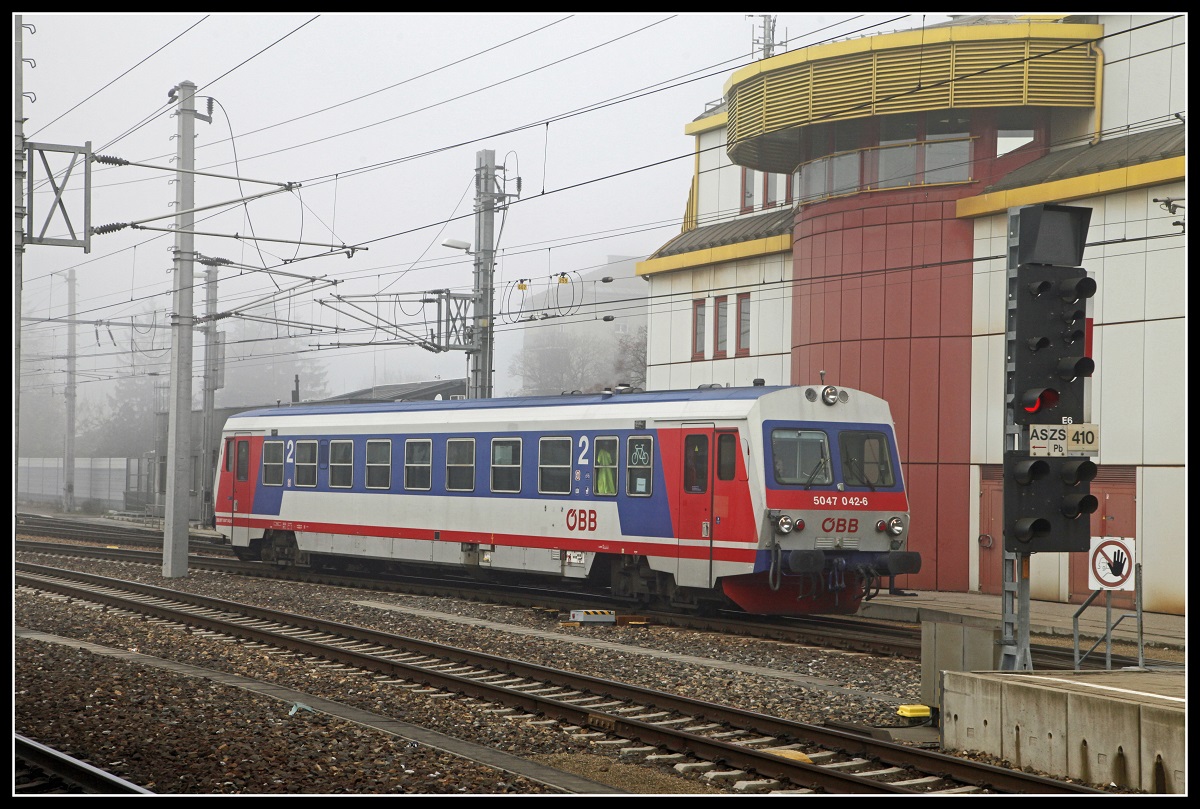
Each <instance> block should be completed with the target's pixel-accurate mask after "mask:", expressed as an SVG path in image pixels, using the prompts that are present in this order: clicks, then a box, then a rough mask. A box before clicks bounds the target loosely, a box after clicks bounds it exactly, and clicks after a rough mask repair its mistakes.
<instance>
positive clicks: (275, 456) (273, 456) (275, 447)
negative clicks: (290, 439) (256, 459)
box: [262, 441, 283, 486]
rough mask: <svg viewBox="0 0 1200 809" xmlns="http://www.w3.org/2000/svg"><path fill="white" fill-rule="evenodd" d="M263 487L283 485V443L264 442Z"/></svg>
mask: <svg viewBox="0 0 1200 809" xmlns="http://www.w3.org/2000/svg"><path fill="white" fill-rule="evenodd" d="M262 480H263V485H264V486H282V485H283V442H282V441H264V442H263V459H262Z"/></svg>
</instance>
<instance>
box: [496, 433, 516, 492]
mask: <svg viewBox="0 0 1200 809" xmlns="http://www.w3.org/2000/svg"><path fill="white" fill-rule="evenodd" d="M492 491H494V492H519V491H521V439H519V438H493V439H492Z"/></svg>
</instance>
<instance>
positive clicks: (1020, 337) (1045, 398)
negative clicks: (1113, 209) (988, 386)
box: [1012, 205, 1096, 425]
mask: <svg viewBox="0 0 1200 809" xmlns="http://www.w3.org/2000/svg"><path fill="white" fill-rule="evenodd" d="M1091 213H1092V212H1091V209H1090V208H1077V207H1070V206H1066V205H1035V206H1031V207H1029V208H1025V209H1022V211H1021V216H1020V231H1019V233H1020V241H1019V244H1018V246H1017V261H1018V265H1017V277H1016V289H1015V298H1014V300H1013V304H1014V308H1015V313H1014V317H1013V320H1014V324H1013V343H1014V344H1013V349H1012V352H1013V356H1012V364H1013V399H1012V411H1013V423H1014V424H1019V425H1029V424H1071V423H1076V422H1081V421H1083V420H1084V412H1083V404H1084V401H1083V399H1084V381H1085V380H1086V379H1087V378H1088V377H1090V376H1091V375H1092V372H1093V371H1094V370H1095V368H1096V365H1095V363H1094V362H1093V361H1092V359H1091V358H1090V357H1088V356H1086V346H1085V342H1086V339H1085V338H1086V336H1087V325H1086V324H1087V300H1088V299H1089V298H1091V297H1092V296H1093V295H1095V294H1096V282H1095V280H1094V279H1092V278H1089V277H1088V274H1087V270H1085V269H1083V268H1082V267H1080V266H1079V265H1080V264H1081V263H1082V261H1083V247H1084V243H1085V240H1086V238H1087V229H1088V223H1089V221H1090V220H1091Z"/></svg>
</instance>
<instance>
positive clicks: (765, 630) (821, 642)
mask: <svg viewBox="0 0 1200 809" xmlns="http://www.w3.org/2000/svg"><path fill="white" fill-rule="evenodd" d="M59 522H61V523H67V524H65V525H55V526H53V527H54V528H55V530H56V531H57V532H58V533H57V534H56V536H58V538H61V539H63V540H74V541H77V542H97V541H103V542H105V543H106V544H108V545H119V544H136V545H138V546H140V547H145V548H154V547H157V548H159V550H129V549H120V548H115V547H96V546H93V545H73V544H63V543H50V542H44V541H38V540H33V539H20V538H18V539H17V540H16V544H15V547H16V549H17V550H23V551H33V552H38V553H47V554H51V555H56V556H64V555H65V556H86V557H88V558H96V559H107V560H111V561H125V562H137V563H142V564H149V565H161V563H162V553H161V547H162V537H161V535H157V536H155V537H154V538H153V540H151V539H148V538H146V537H145V536H144V535H142V534H141V533H138V532H135V533H134V535H133V538H134V539H135V540H141V541H136V542H132V543H130V542H127V541H124V540H123V539H122V536H123V535H122V534H121V533H120V531H119V530H117V531H110V532H109V533H107V534H106V535H105V539H104V540H96V539H95V538H93V536H92V533H91V529H90V526H89V529H88V530H87V531H85V532H83V533H81V534H75V535H72V534H71V532H70V528H71V526H72V525H78V524H79V521H77V520H62V521H59ZM39 525H40V523H35V522H32V521H31V522H29V523H25V524H21V525H19V526H18V529H19V531H20V532H21V533H22V534H25V533H30V534H32V532H33V531H35V530H37V528H38V527H39ZM193 548H194V549H195V550H196V551H197V552H198V555H194V556H191V557H190V559H189V563H188V564H189V566H190V567H192V568H194V569H203V570H212V571H218V572H225V573H231V574H238V575H252V576H259V577H264V578H274V579H282V580H295V581H305V582H310V583H316V584H326V585H334V586H341V587H357V588H364V589H371V590H377V591H389V592H404V593H410V594H420V595H434V596H441V597H447V598H460V599H464V600H471V601H478V600H481V599H486V600H489V601H494V602H495V603H500V604H506V605H509V606H522V607H538V608H545V609H558V610H560V611H562V612H568V611H569V610H571V609H619V608H620V605H618V604H616V603H615V602H613V601H612V600H611V599H606V598H604V597H603V596H602V595H597V594H591V593H586V594H585V593H580V592H578V591H556V590H553V589H550V588H546V587H539V588H530V587H517V586H511V585H499V584H488V583H483V582H477V581H471V582H469V583H468V582H464V581H462V580H459V579H449V578H444V579H440V580H436V579H433V578H431V577H430V576H420V577H417V576H395V575H393V576H386V577H382V576H381V577H370V578H368V577H364V576H350V575H345V574H335V573H328V572H321V571H311V570H303V569H301V570H294V569H286V570H279V569H277V568H275V567H273V566H270V565H265V564H262V563H257V562H240V561H237V560H236V559H234V558H233V557H232V554H231V552H230V551H229V549H228V547H227V546H221V545H212V544H211V543H210V542H209V541H208V540H207V539H204V538H199V539H198V542H197V543H196V544H194V545H193ZM639 614H640V615H642V616H643V617H644V618H645V619H647V620H648V621H651V622H653V623H655V624H659V625H663V626H674V627H678V628H683V629H691V630H696V631H710V632H719V633H722V634H735V635H744V636H746V637H753V638H761V639H771V640H778V641H783V642H787V643H799V644H806V645H813V646H821V647H823V648H831V649H839V650H843V651H853V652H862V653H866V654H877V655H887V656H896V657H903V658H906V659H911V660H919V659H920V658H921V628H920V626H919V625H916V624H895V623H891V622H882V621H870V620H865V619H859V618H855V617H852V616H845V617H841V616H838V617H835V616H811V617H806V618H774V619H768V618H764V617H761V616H747V615H740V614H725V615H720V616H696V615H684V614H679V613H663V612H644V613H639ZM1031 653H1032V657H1033V665H1034V667H1035V668H1037V669H1040V670H1046V671H1052V670H1059V671H1070V670H1073V669H1074V665H1075V660H1074V654H1073V650H1072V649H1071V648H1069V647H1062V646H1052V645H1043V644H1036V643H1035V644H1033V645H1032V646H1031ZM1111 660H1112V666H1113V667H1117V668H1119V667H1124V666H1136V665H1138V661H1137V659H1136V658H1135V657H1130V656H1125V655H1118V654H1114V655H1112V658H1111ZM1146 664H1147V665H1151V666H1164V667H1166V666H1171V665H1174V664H1173V663H1171V662H1169V661H1158V660H1147V661H1146ZM1104 667H1105V662H1104V660H1103V659H1102V658H1101V657H1098V656H1095V655H1092V656H1090V657H1088V658H1086V659H1085V660H1084V661H1083V665H1082V668H1083V669H1084V670H1090V669H1094V670H1099V669H1103V668H1104Z"/></svg>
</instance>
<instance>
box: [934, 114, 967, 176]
mask: <svg viewBox="0 0 1200 809" xmlns="http://www.w3.org/2000/svg"><path fill="white" fill-rule="evenodd" d="M925 140H926V143H925V155H924V157H925V165H924V182H926V183H961V182H966V181H967V180H970V179H971V121H970V119H969V118H967V117H966V115H964V114H960V113H956V112H954V111H953V110H939V111H938V112H929V113H926V115H925Z"/></svg>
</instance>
